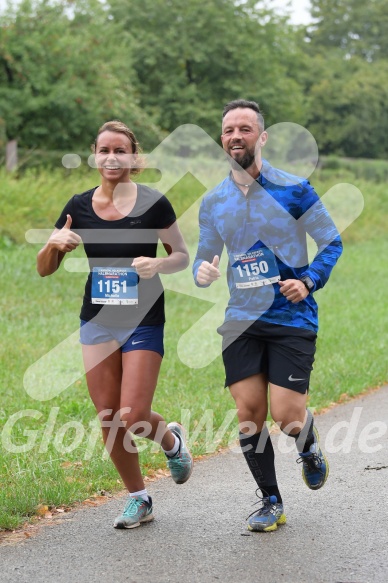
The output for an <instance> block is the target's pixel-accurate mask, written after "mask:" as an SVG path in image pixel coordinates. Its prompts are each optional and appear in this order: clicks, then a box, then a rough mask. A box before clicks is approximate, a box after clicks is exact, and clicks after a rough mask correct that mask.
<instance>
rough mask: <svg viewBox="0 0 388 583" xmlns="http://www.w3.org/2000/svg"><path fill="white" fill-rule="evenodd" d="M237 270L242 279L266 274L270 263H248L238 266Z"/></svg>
mask: <svg viewBox="0 0 388 583" xmlns="http://www.w3.org/2000/svg"><path fill="white" fill-rule="evenodd" d="M236 269H237V271H238V274H239V276H240V277H245V276H248V277H249V276H251V275H260V274H265V273H268V271H269V267H268V263H267V262H266V261H259V263H247V264H245V265H243V266H241V265H237V267H236Z"/></svg>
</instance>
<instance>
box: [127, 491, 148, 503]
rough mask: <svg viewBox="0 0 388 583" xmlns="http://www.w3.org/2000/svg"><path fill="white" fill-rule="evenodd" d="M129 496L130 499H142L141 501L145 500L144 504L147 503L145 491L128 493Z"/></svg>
mask: <svg viewBox="0 0 388 583" xmlns="http://www.w3.org/2000/svg"><path fill="white" fill-rule="evenodd" d="M129 495H130V496H131V498H135V497H138V498H143V500H145V501H146V502H148V501H149V496H148V494H147V490H139V491H138V492H130V493H129Z"/></svg>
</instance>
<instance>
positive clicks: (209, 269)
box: [197, 255, 221, 285]
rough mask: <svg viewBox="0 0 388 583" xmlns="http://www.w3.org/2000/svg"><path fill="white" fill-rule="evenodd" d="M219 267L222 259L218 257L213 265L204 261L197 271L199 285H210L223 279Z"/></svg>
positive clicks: (216, 256)
mask: <svg viewBox="0 0 388 583" xmlns="http://www.w3.org/2000/svg"><path fill="white" fill-rule="evenodd" d="M219 265H220V258H219V256H218V255H215V256H214V258H213V261H212V262H211V263H209V262H208V261H202V263H201V265H200V266H199V268H198V271H197V282H198V283H199V285H210V284H211V283H213V281H216V280H217V279H219V278H220V277H221V273H220V270H219V269H218V267H219Z"/></svg>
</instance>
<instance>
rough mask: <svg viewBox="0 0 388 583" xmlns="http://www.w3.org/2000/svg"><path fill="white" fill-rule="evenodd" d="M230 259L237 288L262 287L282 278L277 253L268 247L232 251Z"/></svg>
mask: <svg viewBox="0 0 388 583" xmlns="http://www.w3.org/2000/svg"><path fill="white" fill-rule="evenodd" d="M230 259H231V265H232V270H233V276H234V281H235V284H236V287H237V288H247V287H261V286H263V285H269V284H271V283H276V282H277V281H279V280H280V274H279V269H278V266H277V263H276V259H275V255H274V254H273V252H272V251H271V250H270V249H268V248H266V247H261V248H260V249H253V250H251V251H247V252H246V253H231V257H230Z"/></svg>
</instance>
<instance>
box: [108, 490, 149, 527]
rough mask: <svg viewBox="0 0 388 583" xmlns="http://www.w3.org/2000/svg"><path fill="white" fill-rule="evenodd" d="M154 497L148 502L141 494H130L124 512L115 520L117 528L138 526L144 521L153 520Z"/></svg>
mask: <svg viewBox="0 0 388 583" xmlns="http://www.w3.org/2000/svg"><path fill="white" fill-rule="evenodd" d="M153 519H154V517H153V514H152V498H151V497H150V496H149V497H148V502H146V501H145V500H144V499H143V498H142V497H141V496H128V500H127V502H126V504H125V507H124V510H123V513H122V514H121V516H118V517H117V518H116V520H115V521H114V525H113V526H114V527H115V528H136V527H137V526H140V524H141V523H142V522H150V521H151V520H153Z"/></svg>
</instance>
